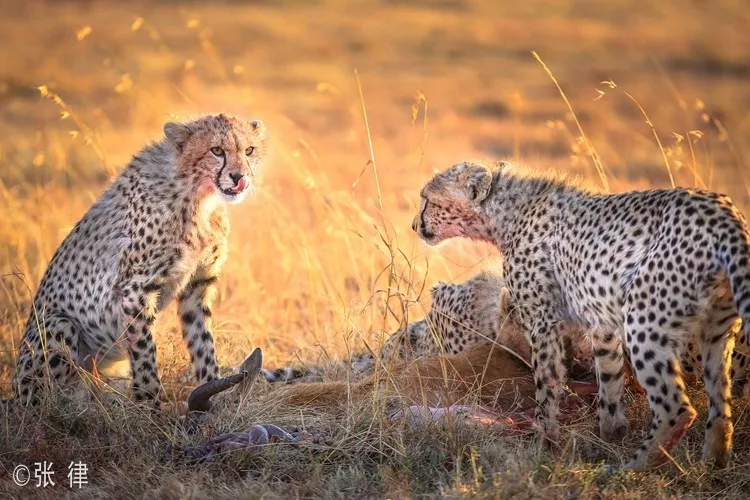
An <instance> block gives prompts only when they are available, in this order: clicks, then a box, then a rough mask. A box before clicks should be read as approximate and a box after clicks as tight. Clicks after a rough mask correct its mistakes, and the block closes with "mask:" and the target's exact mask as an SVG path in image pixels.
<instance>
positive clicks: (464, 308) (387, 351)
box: [261, 267, 593, 382]
mask: <svg viewBox="0 0 750 500" xmlns="http://www.w3.org/2000/svg"><path fill="white" fill-rule="evenodd" d="M430 295H431V298H432V306H431V308H430V310H429V311H428V313H427V316H426V317H425V318H424V319H422V320H419V321H415V322H412V323H409V324H408V325H407V326H406V328H405V329H401V330H399V331H397V332H395V333H393V334H391V335H390V336H389V337H388V338H387V339H386V341H385V343H384V344H383V346H382V348H381V349H380V354H379V357H380V361H381V362H383V363H390V362H392V361H394V360H406V359H418V358H425V357H429V356H437V355H455V354H460V353H462V352H464V351H465V350H466V349H468V348H470V347H473V346H475V345H488V344H492V343H493V342H498V343H500V344H502V345H504V346H506V347H511V346H512V349H513V350H515V351H517V354H519V355H521V356H522V357H524V358H526V359H528V357H529V352H530V350H529V346H528V343H526V342H525V340H524V339H523V338H522V336H521V335H519V334H518V331H519V330H518V329H503V328H502V325H503V324H504V323H505V322H506V321H507V320H508V311H507V309H506V307H507V305H506V302H507V301H506V300H505V298H506V297H507V289H506V288H505V284H504V281H503V275H502V270H501V269H500V268H499V267H496V268H488V269H485V270H483V271H482V272H480V273H478V274H477V275H475V276H473V277H471V278H469V279H468V280H466V281H464V282H462V283H458V284H452V283H443V282H440V283H438V284H436V285H435V286H433V287H432V290H431V291H430ZM565 339H566V341H569V342H568V344H566V346H567V347H568V352H570V357H571V359H572V360H575V362H576V363H577V364H576V366H578V367H585V366H591V365H592V364H593V355H592V353H591V346H590V343H587V342H581V341H580V335H569V336H566V337H565ZM375 363H376V356H375V354H373V353H372V352H365V353H361V354H357V355H355V356H353V357H352V358H351V359H350V360H348V361H346V362H343V363H341V364H340V365H338V367H339V368H348V369H350V370H351V372H352V374H355V375H361V374H365V373H368V372H371V371H372V370H373V369H374V367H375ZM325 371H326V368H325V367H320V366H317V367H316V366H314V367H312V368H310V369H308V370H301V369H295V368H290V367H285V368H278V369H275V370H268V369H263V370H262V371H261V372H262V374H263V377H264V378H265V379H266V380H267V381H268V382H288V381H302V380H304V381H314V380H322V378H323V373H324V372H325Z"/></svg>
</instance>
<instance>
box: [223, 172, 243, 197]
mask: <svg viewBox="0 0 750 500" xmlns="http://www.w3.org/2000/svg"><path fill="white" fill-rule="evenodd" d="M246 187H247V180H246V177H245V176H244V175H243V176H242V177H240V182H238V183H237V185H236V186H235V187H233V188H228V189H227V190H226V191H227V192H229V193H231V194H240V193H241V192H243V191H244V190H245V188H246Z"/></svg>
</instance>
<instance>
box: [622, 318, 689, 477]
mask: <svg viewBox="0 0 750 500" xmlns="http://www.w3.org/2000/svg"><path fill="white" fill-rule="evenodd" d="M636 334H637V333H636ZM636 345H637V344H636ZM630 347H631V356H632V358H633V359H634V360H635V365H636V367H635V369H636V375H637V377H638V381H639V382H640V384H641V385H642V386H643V387H644V388H645V390H646V394H648V402H649V406H650V407H651V416H652V422H651V428H650V429H649V433H648V436H647V437H646V439H645V440H644V441H643V443H642V444H641V445H640V446H639V447H638V450H637V451H636V453H635V456H634V457H633V460H632V461H630V462H629V463H628V464H627V465H625V467H624V468H625V469H626V470H634V471H645V470H648V469H651V468H653V467H658V466H659V465H662V464H664V463H665V462H666V461H667V460H668V457H669V455H668V454H669V452H670V451H671V450H672V448H674V446H675V445H676V444H677V443H678V442H679V441H680V440H681V439H682V437H683V436H684V435H685V433H686V432H687V430H688V429H689V428H690V426H691V425H692V423H693V421H694V420H695V417H696V415H697V412H696V411H695V409H694V408H693V406H692V405H691V404H690V401H689V400H688V398H687V395H686V394H685V382H684V381H683V379H682V371H681V370H680V363H679V360H678V357H677V355H676V353H675V352H670V350H666V349H664V350H663V349H658V350H656V349H654V350H652V349H646V350H640V351H639V355H634V353H633V352H632V351H633V346H630Z"/></svg>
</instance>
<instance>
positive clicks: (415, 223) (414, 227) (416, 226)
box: [411, 215, 419, 233]
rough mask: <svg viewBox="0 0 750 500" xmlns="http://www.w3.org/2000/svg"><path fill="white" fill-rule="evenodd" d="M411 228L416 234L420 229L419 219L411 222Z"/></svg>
mask: <svg viewBox="0 0 750 500" xmlns="http://www.w3.org/2000/svg"><path fill="white" fill-rule="evenodd" d="M411 228H412V230H413V231H414V232H415V233H416V232H417V230H418V229H419V217H417V216H416V215H415V216H414V220H412V221H411Z"/></svg>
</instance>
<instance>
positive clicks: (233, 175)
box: [229, 172, 242, 186]
mask: <svg viewBox="0 0 750 500" xmlns="http://www.w3.org/2000/svg"><path fill="white" fill-rule="evenodd" d="M229 178H230V179H232V182H234V185H235V186H237V185H238V184H239V183H240V181H241V180H242V174H241V173H239V172H232V173H230V174H229Z"/></svg>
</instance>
